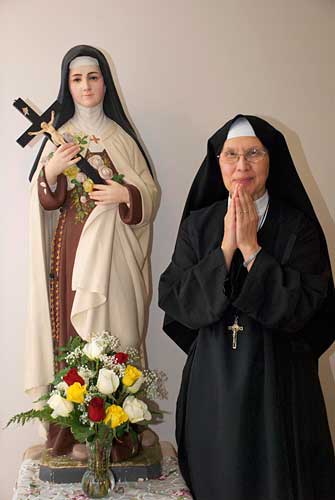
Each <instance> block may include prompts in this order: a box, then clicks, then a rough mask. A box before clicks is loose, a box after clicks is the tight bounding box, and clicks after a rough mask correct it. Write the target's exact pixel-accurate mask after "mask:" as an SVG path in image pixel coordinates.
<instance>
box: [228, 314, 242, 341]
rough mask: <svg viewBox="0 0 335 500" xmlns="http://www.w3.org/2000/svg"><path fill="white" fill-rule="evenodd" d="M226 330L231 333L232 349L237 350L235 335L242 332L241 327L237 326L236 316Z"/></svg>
mask: <svg viewBox="0 0 335 500" xmlns="http://www.w3.org/2000/svg"><path fill="white" fill-rule="evenodd" d="M228 330H230V331H231V332H233V343H232V348H233V349H237V335H238V334H239V333H240V332H243V326H240V325H239V324H238V316H235V320H234V323H233V324H232V325H231V326H228Z"/></svg>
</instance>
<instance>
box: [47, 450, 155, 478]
mask: <svg viewBox="0 0 335 500" xmlns="http://www.w3.org/2000/svg"><path fill="white" fill-rule="evenodd" d="M161 461H162V453H161V448H160V445H159V443H155V444H154V445H153V446H150V447H147V448H144V449H143V450H141V451H140V453H139V454H138V455H136V457H132V458H131V459H129V460H126V461H124V462H118V463H113V464H111V469H112V471H113V474H114V476H115V480H116V481H121V482H124V481H137V480H138V479H140V478H142V479H155V478H157V477H159V476H160V475H161V473H162V470H161ZM86 463H87V462H86V461H81V460H75V459H73V458H71V457H69V456H67V455H66V456H60V457H54V456H52V455H50V453H49V451H48V450H45V451H44V452H43V453H42V456H41V460H40V472H39V477H40V479H41V480H42V481H50V482H52V483H77V482H80V481H81V478H82V476H83V474H84V472H85V470H86Z"/></svg>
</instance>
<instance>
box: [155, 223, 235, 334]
mask: <svg viewBox="0 0 335 500" xmlns="http://www.w3.org/2000/svg"><path fill="white" fill-rule="evenodd" d="M192 240H193V241H192ZM227 275H228V271H227V268H226V264H225V259H224V255H223V252H222V250H221V247H220V246H219V247H217V248H214V249H213V250H212V251H210V252H209V253H208V254H207V255H206V256H205V257H203V258H202V259H201V260H199V259H198V258H197V256H196V252H195V249H194V238H192V235H191V228H190V224H189V220H188V219H186V220H185V221H184V222H183V224H182V226H181V228H180V230H179V235H178V238H177V243H176V248H175V251H174V254H173V257H172V262H171V264H170V265H169V267H168V268H167V269H166V271H165V272H164V273H163V274H162V276H161V278H160V283H159V306H160V307H161V308H162V309H163V310H164V311H165V312H166V313H167V315H168V316H170V317H171V318H173V319H174V320H175V321H178V322H179V323H182V324H183V325H185V326H187V327H188V328H190V329H193V330H195V329H198V328H202V327H205V326H208V325H210V324H212V323H215V322H217V321H218V320H220V319H221V318H222V316H223V313H224V311H225V309H226V308H227V306H228V305H229V297H227V296H226V295H225V293H224V283H225V280H226V278H227Z"/></svg>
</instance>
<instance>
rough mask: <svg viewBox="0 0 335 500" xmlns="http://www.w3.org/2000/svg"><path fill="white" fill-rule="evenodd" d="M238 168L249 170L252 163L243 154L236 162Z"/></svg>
mask: <svg viewBox="0 0 335 500" xmlns="http://www.w3.org/2000/svg"><path fill="white" fill-rule="evenodd" d="M236 168H237V170H249V168H250V164H249V162H248V161H247V160H246V159H245V158H244V156H243V155H241V156H240V157H239V159H238V160H237V163H236Z"/></svg>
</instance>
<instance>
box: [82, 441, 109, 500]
mask: <svg viewBox="0 0 335 500" xmlns="http://www.w3.org/2000/svg"><path fill="white" fill-rule="evenodd" d="M86 446H87V452H88V464H87V470H86V472H85V473H84V475H83V478H82V480H81V486H82V489H83V491H84V493H86V495H87V496H88V497H89V498H106V499H107V498H108V499H109V498H111V496H112V490H113V488H114V486H115V479H114V476H113V473H112V471H111V470H110V468H109V462H110V454H111V443H109V442H106V441H102V440H100V439H95V440H94V441H92V442H91V443H86Z"/></svg>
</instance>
